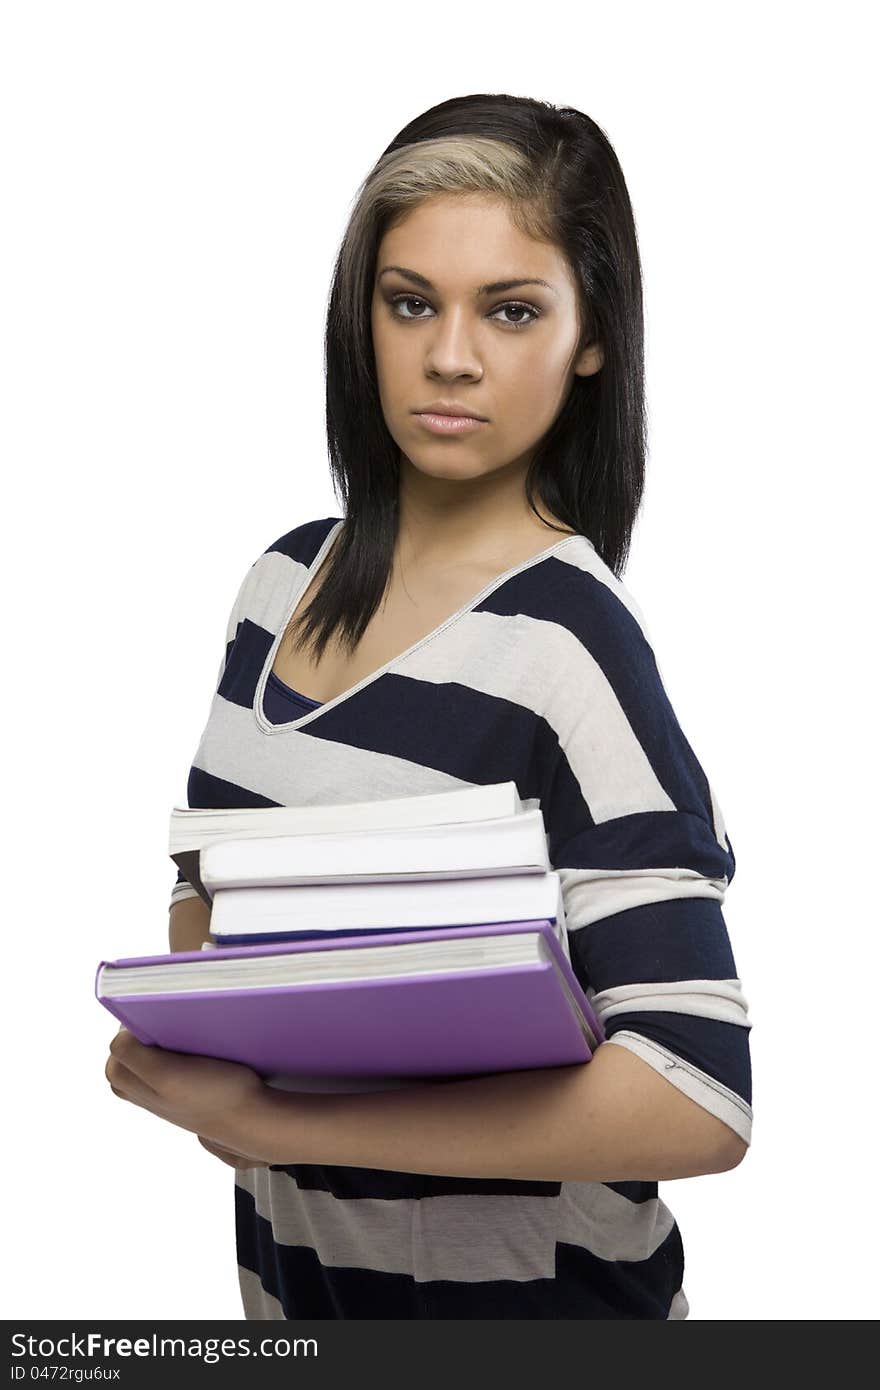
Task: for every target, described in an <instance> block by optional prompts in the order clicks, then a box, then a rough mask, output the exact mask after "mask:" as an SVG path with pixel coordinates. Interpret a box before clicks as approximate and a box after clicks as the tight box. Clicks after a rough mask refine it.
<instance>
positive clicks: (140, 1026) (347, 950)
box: [95, 782, 603, 1089]
mask: <svg viewBox="0 0 880 1390" xmlns="http://www.w3.org/2000/svg"><path fill="white" fill-rule="evenodd" d="M169 853H170V855H171V858H172V859H173V861H174V862H175V863H176V864H177V865H178V867H179V868H180V870H181V871H182V872H183V874H184V875H185V876H186V878H187V880H188V881H189V883H190V884H191V885H192V886H193V888H195V889H196V891H197V892H198V893H199V894H200V895H201V897H202V898H203V899H204V901H205V902H206V903H207V904H208V905H209V906H210V908H211V920H210V935H211V940H210V942H208V943H206V945H207V946H208V947H209V948H211V949H207V950H204V949H203V950H202V951H186V952H179V953H176V954H173V955H165V956H152V957H137V958H128V959H122V960H116V961H102V962H101V964H100V965H99V967H98V973H97V976H96V982H95V990H96V995H97V997H98V999H99V1000H100V1002H101V1003H102V1004H103V1005H104V1006H105V1007H106V1008H108V1009H109V1010H110V1012H111V1013H113V1014H114V1016H115V1017H116V1018H118V1019H119V1021H120V1022H122V1023H123V1024H124V1025H125V1026H126V1027H127V1028H129V1029H130V1030H131V1031H132V1032H133V1033H135V1035H136V1036H137V1037H138V1038H140V1040H141V1041H142V1042H147V1043H157V1044H159V1045H160V1046H162V1047H165V1048H170V1049H173V1050H176V1051H182V1052H189V1053H199V1054H202V1055H206V1056H212V1057H222V1058H226V1059H228V1060H230V1061H238V1062H243V1063H245V1064H246V1065H248V1066H251V1067H253V1068H254V1069H255V1070H256V1071H258V1072H259V1073H260V1074H261V1075H262V1076H264V1077H265V1078H266V1079H267V1080H269V1081H270V1082H271V1083H272V1084H275V1085H280V1086H285V1087H288V1088H291V1089H300V1088H303V1087H305V1086H308V1084H309V1082H310V1081H314V1080H316V1079H323V1080H324V1081H325V1082H326V1081H327V1080H332V1079H334V1078H335V1079H336V1081H337V1082H340V1083H342V1084H344V1085H345V1087H346V1088H347V1089H350V1088H352V1086H351V1085H350V1084H349V1083H354V1085H353V1088H354V1089H357V1088H358V1081H359V1079H361V1080H363V1079H370V1081H371V1082H375V1081H376V1080H377V1079H378V1078H382V1079H383V1081H384V1083H385V1084H411V1082H412V1080H413V1079H414V1078H422V1079H423V1080H425V1081H428V1080H431V1079H434V1080H436V1079H438V1078H443V1079H446V1078H449V1077H453V1076H467V1075H474V1074H484V1073H488V1072H497V1071H512V1070H518V1069H521V1068H530V1067H547V1066H560V1065H567V1064H571V1063H573V1062H586V1061H589V1059H590V1057H591V1056H592V1054H593V1052H594V1051H595V1049H596V1047H597V1046H598V1045H599V1044H600V1043H601V1042H602V1041H603V1033H602V1030H601V1026H600V1024H599V1023H598V1020H597V1019H596V1017H595V1015H594V1013H593V1011H592V1009H591V1007H590V1004H589V1002H588V1000H587V998H586V996H585V994H584V993H583V991H582V989H581V987H580V984H579V983H578V981H577V979H576V978H575V975H574V972H573V971H572V968H571V961H570V956H569V949H568V935H567V931H566V927H565V914H564V907H563V900H562V889H561V883H560V879H559V875H558V874H557V873H555V872H554V871H553V870H552V868H551V866H550V861H549V857H548V851H547V836H546V832H545V828H544V822H543V816H542V814H541V811H540V810H538V809H535V810H531V809H525V808H524V807H523V805H522V802H521V800H520V798H519V795H518V792H517V789H516V786H515V784H514V783H513V782H504V783H497V784H494V785H490V786H482V787H479V786H478V787H468V788H464V789H462V790H456V791H452V792H441V793H434V794H430V795H425V796H409V797H395V798H389V799H386V800H378V801H370V802H360V803H354V804H349V805H327V806H293V807H290V806H271V807H256V808H245V809H233V810H201V809H189V808H185V807H175V808H174V810H173V812H172V816H171V828H170V838H169ZM321 1088H322V1089H327V1087H326V1086H325V1085H322V1086H321Z"/></svg>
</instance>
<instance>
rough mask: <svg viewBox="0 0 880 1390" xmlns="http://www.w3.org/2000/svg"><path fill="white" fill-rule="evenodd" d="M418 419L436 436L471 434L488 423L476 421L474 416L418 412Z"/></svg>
mask: <svg viewBox="0 0 880 1390" xmlns="http://www.w3.org/2000/svg"><path fill="white" fill-rule="evenodd" d="M416 419H417V420H421V422H422V424H423V425H424V426H425V429H428V430H431V431H432V432H433V433H434V434H469V433H470V431H471V430H478V429H482V427H483V425H485V424H486V423H487V421H486V420H476V419H474V417H473V415H429V414H427V413H424V414H423V413H422V412H420V411H417V412H416Z"/></svg>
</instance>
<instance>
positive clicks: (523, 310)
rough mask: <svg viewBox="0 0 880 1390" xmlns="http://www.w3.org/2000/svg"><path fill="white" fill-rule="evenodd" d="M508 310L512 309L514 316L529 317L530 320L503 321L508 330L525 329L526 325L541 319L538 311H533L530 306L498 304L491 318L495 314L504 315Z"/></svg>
mask: <svg viewBox="0 0 880 1390" xmlns="http://www.w3.org/2000/svg"><path fill="white" fill-rule="evenodd" d="M509 309H512V310H513V312H514V313H515V314H530V315H531V318H527V319H515V320H511V319H507V320H505V322H506V323H507V325H508V327H510V328H525V327H526V325H527V324H529V323H534V321H535V319H539V318H540V317H541V315H540V313H539V312H538V310H537V309H533V308H532V306H531V304H499V306H498V308H497V309H496V310H495V311H494V314H493V315H492V317H493V318H494V315H495V314H506V313H507V311H508V310H509Z"/></svg>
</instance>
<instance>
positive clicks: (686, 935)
mask: <svg viewBox="0 0 880 1390" xmlns="http://www.w3.org/2000/svg"><path fill="white" fill-rule="evenodd" d="M569 943H570V946H571V954H572V957H573V958H574V957H575V956H577V957H578V959H579V961H580V964H581V967H582V970H583V974H584V976H585V977H587V978H588V979H589V981H590V983H591V985H592V986H593V988H594V989H595V990H596V991H597V992H598V991H599V990H603V989H613V988H614V987H615V986H616V985H628V984H633V983H636V982H638V983H640V984H648V983H650V984H657V983H661V982H662V983H666V982H669V981H671V980H735V979H737V978H738V976H737V973H736V962H735V961H734V958H733V950H732V948H731V945H730V938H729V936H728V933H727V927H726V925H725V922H724V914H723V912H722V909H721V904H720V903H719V902H717V901H716V900H715V899H712V898H672V899H667V900H666V901H665V902H660V903H645V904H643V905H639V906H638V907H630V908H627V909H626V911H625V912H615V913H613V914H612V915H611V916H610V917H603V918H602V919H601V920H600V921H598V922H590V923H589V924H588V925H587V926H585V927H578V928H577V929H576V930H575V931H570V932H569Z"/></svg>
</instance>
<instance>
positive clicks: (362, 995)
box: [95, 921, 604, 1077]
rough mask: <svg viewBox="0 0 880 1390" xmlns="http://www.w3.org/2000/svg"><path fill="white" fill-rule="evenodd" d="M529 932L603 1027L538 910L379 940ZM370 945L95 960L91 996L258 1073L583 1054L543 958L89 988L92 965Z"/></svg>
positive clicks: (152, 1029)
mask: <svg viewBox="0 0 880 1390" xmlns="http://www.w3.org/2000/svg"><path fill="white" fill-rule="evenodd" d="M517 932H540V933H541V935H542V936H543V937H544V940H545V941H546V943H547V946H548V949H549V950H550V951H551V952H552V954H553V957H554V959H555V961H556V964H557V966H558V968H559V974H561V976H562V979H563V980H564V981H565V984H566V985H567V987H568V991H569V992H570V995H571V998H572V999H573V1000H574V1001H575V1004H576V1006H577V1008H578V1009H579V1010H580V1012H581V1013H582V1015H583V1017H584V1020H585V1022H586V1024H587V1026H588V1027H589V1029H590V1030H591V1031H592V1033H593V1034H594V1036H595V1038H596V1040H597V1041H596V1045H598V1044H599V1043H601V1042H602V1041H604V1033H603V1031H602V1027H601V1025H600V1023H599V1022H598V1020H597V1018H596V1016H595V1014H594V1013H593V1010H592V1008H591V1007H590V1004H589V1002H588V1000H587V998H586V995H585V994H584V992H583V990H582V989H581V986H580V984H579V983H578V981H577V978H576V977H575V974H574V972H573V970H572V968H571V965H570V963H569V961H568V960H567V959H566V956H565V953H564V951H563V949H562V947H561V946H560V944H559V941H558V940H557V938H556V935H555V931H554V928H553V927H552V926H551V925H550V923H549V922H547V921H533V922H522V921H520V922H510V923H504V922H501V923H496V924H494V925H492V926H485V925H479V926H473V927H454V928H451V929H449V930H447V929H444V928H437V927H431V928H428V929H423V930H420V931H406V932H394V933H393V934H389V935H388V936H386V938H385V942H386V944H388V945H398V946H399V945H402V944H404V943H406V942H410V941H413V942H415V941H432V940H434V941H436V940H437V938H438V936H440V937H443V938H444V939H452V938H453V937H454V938H458V937H461V936H483V937H485V936H495V935H509V934H513V933H517ZM364 945H371V946H379V942H378V941H377V939H376V936H375V934H366V935H358V936H347V937H333V938H332V939H330V940H327V941H320V942H315V941H293V942H282V941H278V942H274V943H271V944H269V945H259V946H226V947H219V948H218V949H217V950H211V951H201V950H199V951H179V952H176V953H174V954H170V955H161V956H129V957H123V958H120V959H119V960H115V961H101V963H100V965H99V966H98V970H97V972H96V976H95V994H96V997H97V998H98V999H99V1001H100V1003H102V1004H103V1005H104V1007H105V1008H106V1009H108V1010H109V1011H110V1013H112V1014H113V1015H114V1017H115V1018H117V1019H118V1020H119V1022H120V1023H122V1024H124V1026H125V1027H126V1028H128V1029H129V1030H130V1032H132V1033H133V1034H134V1035H135V1037H136V1038H138V1039H139V1041H141V1042H143V1043H147V1044H156V1045H158V1046H160V1047H163V1048H166V1049H168V1050H170V1051H174V1052H187V1053H195V1054H199V1055H202V1056H208V1057H218V1058H223V1059H226V1060H228V1061H232V1062H243V1063H244V1064H245V1065H246V1066H249V1067H252V1068H253V1070H254V1071H256V1072H257V1073H259V1074H260V1075H262V1076H268V1075H270V1074H271V1073H274V1072H297V1073H303V1074H306V1073H308V1074H310V1075H313V1076H342V1075H349V1076H365V1077H366V1076H401V1077H403V1076H438V1075H468V1074H473V1073H479V1072H499V1071H516V1070H519V1069H522V1068H531V1067H553V1066H566V1065H570V1064H572V1063H575V1062H586V1061H589V1059H590V1057H591V1055H592V1051H593V1050H595V1049H594V1048H591V1045H590V1043H589V1041H588V1039H587V1038H586V1037H585V1036H584V1033H583V1031H582V1028H581V1026H580V1023H579V1022H578V1019H577V1017H576V1010H575V1009H573V1008H572V1007H571V1004H570V1003H569V1001H568V999H567V998H566V991H565V990H564V989H562V988H560V984H559V982H558V976H557V973H556V970H555V969H554V967H553V965H552V964H551V963H550V962H549V961H535V962H530V963H519V964H509V965H503V966H493V967H490V968H487V969H481V970H466V971H464V972H458V971H456V972H446V971H438V972H435V973H433V974H431V975H420V976H417V977H410V978H408V979H395V978H392V977H387V976H386V977H384V978H379V979H350V980H344V981H334V982H328V983H320V982H313V981H310V982H308V983H300V984H282V985H269V986H266V985H260V986H255V987H252V988H250V989H211V990H205V991H194V990H190V991H187V992H185V993H177V994H175V993H170V992H164V993H155V994H148V995H143V994H141V995H134V994H127V995H120V996H118V997H115V998H104V997H102V996H101V995H100V994H99V993H98V986H99V976H100V972H101V969H102V967H103V966H105V965H110V966H125V965H135V966H149V965H152V964H160V963H161V964H172V963H182V962H189V961H196V962H201V963H205V962H207V961H209V960H213V961H216V960H217V958H218V957H219V956H221V955H222V957H223V958H224V959H229V958H230V957H251V956H260V955H269V956H278V955H281V954H286V953H288V952H290V953H293V952H297V951H310V952H314V951H321V950H333V951H344V950H346V949H350V948H352V947H355V946H364Z"/></svg>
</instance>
